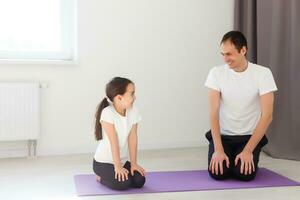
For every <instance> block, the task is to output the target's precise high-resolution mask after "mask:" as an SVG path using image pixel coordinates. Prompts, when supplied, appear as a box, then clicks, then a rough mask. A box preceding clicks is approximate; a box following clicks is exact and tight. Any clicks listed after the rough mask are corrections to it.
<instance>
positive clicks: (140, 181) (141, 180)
mask: <svg viewBox="0 0 300 200" xmlns="http://www.w3.org/2000/svg"><path fill="white" fill-rule="evenodd" d="M145 182H146V178H145V177H144V176H142V175H141V174H139V173H136V172H135V173H134V176H133V177H132V183H133V184H132V186H133V187H135V188H141V187H143V186H144V184H145Z"/></svg>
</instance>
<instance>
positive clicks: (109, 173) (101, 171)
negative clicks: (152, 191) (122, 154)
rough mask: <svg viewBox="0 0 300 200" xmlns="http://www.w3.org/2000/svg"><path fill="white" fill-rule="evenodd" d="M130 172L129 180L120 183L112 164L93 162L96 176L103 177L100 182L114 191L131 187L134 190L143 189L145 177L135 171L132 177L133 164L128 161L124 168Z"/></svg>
mask: <svg viewBox="0 0 300 200" xmlns="http://www.w3.org/2000/svg"><path fill="white" fill-rule="evenodd" d="M123 167H124V168H126V169H127V170H128V171H129V174H128V179H127V180H125V181H118V179H115V168H114V165H113V164H110V163H100V162H97V161H95V160H94V161H93V169H94V172H95V174H96V175H98V176H100V177H101V180H100V182H101V183H102V184H103V185H105V186H107V187H109V188H111V189H114V190H126V189H128V188H130V187H132V188H141V187H143V185H144V184H145V180H146V179H145V177H144V176H142V175H141V174H140V173H139V172H137V171H134V175H133V176H132V175H131V173H130V169H131V164H130V162H129V161H127V162H126V163H125V164H124V166H123Z"/></svg>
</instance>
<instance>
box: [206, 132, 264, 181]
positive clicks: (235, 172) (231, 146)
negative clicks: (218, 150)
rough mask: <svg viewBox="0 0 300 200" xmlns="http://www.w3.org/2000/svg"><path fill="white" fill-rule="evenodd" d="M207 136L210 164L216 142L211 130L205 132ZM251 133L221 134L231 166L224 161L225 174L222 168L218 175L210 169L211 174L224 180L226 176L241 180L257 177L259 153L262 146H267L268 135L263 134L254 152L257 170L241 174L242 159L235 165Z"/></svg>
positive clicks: (217, 178)
mask: <svg viewBox="0 0 300 200" xmlns="http://www.w3.org/2000/svg"><path fill="white" fill-rule="evenodd" d="M205 137H206V138H207V140H208V141H209V148H208V166H209V164H210V161H211V158H212V155H213V153H214V143H213V139H212V135H211V131H208V132H207V133H206V134H205ZM250 137H251V135H245V136H225V135H221V140H222V145H223V148H224V152H225V154H226V155H227V156H228V158H229V162H230V165H229V168H227V166H226V162H225V161H224V162H223V174H221V173H220V170H219V171H218V175H216V173H215V174H212V173H211V171H210V170H208V172H209V175H210V176H211V177H212V178H213V179H216V180H224V179H226V178H236V179H238V180H241V181H251V180H253V179H254V178H255V176H256V172H257V170H258V161H259V154H260V151H261V148H262V147H263V146H265V145H266V144H267V143H268V139H267V138H266V136H263V138H262V139H261V141H260V142H259V143H258V144H257V146H256V147H255V149H254V151H253V152H252V153H253V161H254V167H255V171H254V172H252V173H251V174H247V175H245V174H241V173H240V166H241V165H240V161H239V162H238V164H237V165H236V166H235V165H234V160H235V158H236V156H237V155H238V154H239V153H241V152H242V151H243V149H244V147H245V146H246V144H247V142H248V141H249V139H250Z"/></svg>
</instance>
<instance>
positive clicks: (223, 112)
mask: <svg viewBox="0 0 300 200" xmlns="http://www.w3.org/2000/svg"><path fill="white" fill-rule="evenodd" d="M205 86H206V87H208V88H211V89H214V90H217V91H219V92H220V93H221V99H220V112H219V120H220V121H219V123H220V129H221V130H220V131H221V134H222V135H252V133H253V131H254V129H255V127H256V125H257V123H258V121H259V119H260V117H261V106H260V96H261V95H264V94H266V93H269V92H273V91H276V90H277V87H276V84H275V81H274V78H273V75H272V72H271V70H270V69H269V68H266V67H263V66H260V65H256V64H253V63H250V62H248V67H247V69H246V70H245V71H243V72H236V71H234V70H233V69H230V68H229V66H228V65H222V66H217V67H214V68H212V69H211V70H210V72H209V74H208V77H207V79H206V82H205Z"/></svg>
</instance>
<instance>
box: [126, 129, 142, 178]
mask: <svg viewBox="0 0 300 200" xmlns="http://www.w3.org/2000/svg"><path fill="white" fill-rule="evenodd" d="M137 127H138V125H137V124H134V125H133V126H132V128H131V130H130V134H129V136H128V148H129V156H130V163H131V169H130V173H131V175H132V176H133V175H134V172H135V171H137V172H139V173H140V174H141V175H142V176H145V170H144V168H142V167H141V166H139V165H138V164H137V141H138V139H137Z"/></svg>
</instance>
